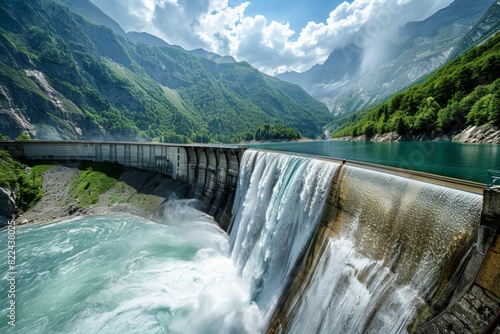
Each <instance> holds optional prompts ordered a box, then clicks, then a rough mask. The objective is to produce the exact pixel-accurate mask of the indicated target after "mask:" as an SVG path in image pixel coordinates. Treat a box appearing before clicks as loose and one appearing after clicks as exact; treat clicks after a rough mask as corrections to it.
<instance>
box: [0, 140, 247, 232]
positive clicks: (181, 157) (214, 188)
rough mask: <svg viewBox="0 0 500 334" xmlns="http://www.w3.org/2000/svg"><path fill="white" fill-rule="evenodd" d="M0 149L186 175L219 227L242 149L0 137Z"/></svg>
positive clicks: (226, 218)
mask: <svg viewBox="0 0 500 334" xmlns="http://www.w3.org/2000/svg"><path fill="white" fill-rule="evenodd" d="M0 149H4V150H6V151H9V152H10V153H11V154H12V155H13V156H14V157H16V158H18V159H28V160H54V161H61V162H66V163H76V162H79V161H83V160H88V161H97V162H116V163H119V164H121V165H123V166H127V167H135V168H139V169H143V170H147V171H150V172H159V173H163V174H166V175H168V176H170V177H172V178H173V179H178V180H183V181H186V182H188V183H189V184H191V186H192V194H191V195H192V196H193V197H195V198H197V199H199V200H200V201H201V203H202V205H203V210H204V211H205V212H207V213H208V214H210V215H211V216H213V217H214V218H215V220H216V221H217V222H218V223H219V224H220V226H221V227H222V228H223V229H225V230H226V229H227V227H228V225H229V222H230V220H231V210H232V205H233V198H234V193H235V188H236V181H237V178H238V172H239V163H240V160H241V157H242V155H243V152H244V150H245V148H244V147H242V146H237V145H182V144H160V143H135V142H134V143H127V142H86V141H5V142H2V143H1V144H0Z"/></svg>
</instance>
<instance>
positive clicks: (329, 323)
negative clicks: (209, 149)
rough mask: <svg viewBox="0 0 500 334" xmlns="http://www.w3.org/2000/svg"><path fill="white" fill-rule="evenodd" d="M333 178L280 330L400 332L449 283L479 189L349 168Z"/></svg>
mask: <svg viewBox="0 0 500 334" xmlns="http://www.w3.org/2000/svg"><path fill="white" fill-rule="evenodd" d="M339 183H340V188H339V203H338V209H337V213H336V215H335V218H334V221H332V222H330V226H329V228H325V233H324V235H325V237H324V238H323V245H322V251H321V252H319V253H318V254H319V256H317V257H316V258H315V259H314V264H313V265H312V269H310V271H309V272H308V273H307V277H306V279H305V280H304V282H305V283H304V282H302V284H301V285H300V287H299V288H298V292H297V293H295V294H294V296H293V297H291V298H290V300H289V301H288V306H287V310H285V314H286V315H285V316H284V318H285V319H286V325H285V324H283V325H284V326H285V327H286V332H287V333H306V332H307V333H404V332H406V331H407V328H408V326H410V325H411V323H412V321H414V320H415V319H414V318H415V316H416V315H417V311H418V310H422V308H423V307H424V305H425V304H426V303H438V302H439V301H440V300H439V299H440V298H441V299H442V298H444V297H446V294H447V292H450V290H451V289H452V288H453V284H454V280H455V279H456V275H457V271H458V269H459V267H460V265H461V261H462V259H463V257H464V256H465V255H466V253H467V252H468V250H469V249H470V247H471V245H472V244H473V241H474V238H475V235H476V231H477V228H478V224H479V219H480V215H481V202H482V201H481V196H479V195H475V194H470V193H466V192H463V191H459V190H454V189H449V188H444V187H440V186H435V185H431V184H427V183H422V182H417V181H412V180H408V179H403V178H400V177H397V176H392V175H388V174H383V173H379V172H374V171H369V170H364V169H359V168H354V167H343V173H342V175H341V179H340V181H339ZM332 231H334V232H332ZM455 283H456V282H455ZM441 301H442V300H441Z"/></svg>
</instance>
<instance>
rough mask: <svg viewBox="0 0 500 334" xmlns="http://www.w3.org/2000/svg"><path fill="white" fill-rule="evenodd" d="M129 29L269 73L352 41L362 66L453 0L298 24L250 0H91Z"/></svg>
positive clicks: (372, 2)
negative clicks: (273, 16) (257, 11)
mask: <svg viewBox="0 0 500 334" xmlns="http://www.w3.org/2000/svg"><path fill="white" fill-rule="evenodd" d="M92 1H93V2H94V3H95V4H96V5H97V6H99V7H100V8H101V9H102V10H103V11H104V12H105V13H106V14H108V15H109V16H110V17H112V18H113V19H114V20H116V21H117V22H118V23H119V24H120V25H121V26H122V27H123V28H124V29H125V30H126V31H145V32H149V33H151V34H153V35H156V36H158V37H160V38H162V39H164V40H165V41H167V42H168V43H170V44H177V45H180V46H182V47H183V48H185V49H188V50H191V49H195V48H204V49H206V50H208V51H212V52H215V53H218V54H221V55H231V56H233V57H235V58H236V59H237V60H244V61H247V62H248V63H250V64H252V65H253V66H255V67H257V68H258V69H259V70H261V71H263V72H266V73H268V74H277V73H281V72H284V71H290V70H295V71H305V70H307V69H309V68H310V67H311V66H312V65H314V64H317V63H322V62H323V61H325V60H326V58H327V57H328V55H329V54H330V53H331V52H332V51H333V50H334V49H336V48H342V47H345V46H347V45H351V44H354V45H355V46H356V48H358V49H359V50H361V51H362V52H363V54H364V55H365V66H368V67H369V66H374V65H376V62H377V59H376V57H370V56H369V55H373V54H380V52H382V51H383V50H382V49H383V48H382V47H381V46H383V43H384V41H385V40H387V39H390V38H391V36H393V34H394V33H395V32H396V31H397V29H398V28H399V27H400V26H402V25H403V24H405V23H406V22H409V21H416V20H422V19H424V18H426V17H427V16H428V15H430V14H432V13H433V12H435V11H436V10H438V9H440V8H443V7H445V6H447V5H448V4H450V3H451V2H452V0H354V1H353V2H352V3H348V2H343V3H342V4H340V5H339V6H338V7H337V8H336V9H334V10H333V11H332V12H331V13H330V15H329V17H328V18H327V19H326V21H325V22H309V23H308V24H307V25H306V26H305V27H304V28H302V30H301V31H293V30H292V29H291V28H290V25H289V24H288V23H286V22H285V23H283V22H276V21H269V20H267V19H266V18H265V17H264V16H261V15H256V16H249V15H246V14H245V10H246V8H247V7H248V6H249V5H250V3H251V0H249V1H247V2H243V3H241V4H239V5H237V6H234V7H231V6H230V5H229V1H228V0H129V1H122V0H92Z"/></svg>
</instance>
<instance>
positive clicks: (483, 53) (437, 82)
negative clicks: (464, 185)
mask: <svg viewBox="0 0 500 334" xmlns="http://www.w3.org/2000/svg"><path fill="white" fill-rule="evenodd" d="M344 121H345V124H344V125H343V126H342V127H341V128H340V129H339V130H338V131H336V132H335V133H334V134H333V135H332V136H334V137H337V136H357V135H362V134H364V135H366V136H367V137H371V136H373V135H374V134H384V133H387V132H396V133H397V134H399V135H401V136H404V137H406V138H408V137H411V136H418V135H422V134H426V135H429V136H430V137H436V136H439V135H443V134H456V133H458V132H460V131H461V130H463V129H464V128H465V127H467V126H469V125H483V124H487V123H492V124H496V125H500V33H497V34H496V35H495V36H494V37H492V38H490V39H489V40H488V41H486V42H485V43H483V44H481V45H479V46H476V47H473V48H472V49H470V50H469V51H467V52H466V53H464V54H463V55H461V56H459V57H458V58H457V59H455V60H454V61H452V62H450V63H448V64H446V65H445V66H443V67H442V68H441V69H439V70H438V71H437V72H436V73H434V74H433V75H432V76H430V77H429V78H428V79H427V80H425V81H424V82H423V83H421V84H419V85H417V86H414V87H412V88H410V89H408V90H406V91H404V92H402V93H399V94H396V95H395V96H393V97H392V98H391V99H390V100H389V101H388V102H387V103H384V104H381V105H379V106H377V107H375V108H372V110H370V111H369V112H367V113H365V114H364V115H362V116H361V115H360V114H358V115H353V117H352V119H349V117H346V118H345V120H344Z"/></svg>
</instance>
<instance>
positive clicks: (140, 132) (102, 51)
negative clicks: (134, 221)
mask: <svg viewBox="0 0 500 334" xmlns="http://www.w3.org/2000/svg"><path fill="white" fill-rule="evenodd" d="M193 53H194V54H192V53H190V52H188V51H185V50H183V49H182V48H180V47H178V46H170V45H168V44H167V43H165V42H163V41H162V40H160V39H158V38H156V37H154V36H151V35H148V34H140V33H129V34H125V32H124V31H123V30H122V29H121V28H120V27H119V25H118V24H117V23H116V22H114V21H113V20H112V19H110V18H109V17H107V16H106V15H105V14H104V13H102V12H101V11H100V10H99V9H98V8H97V7H95V6H94V5H93V4H91V3H90V2H88V1H86V0H82V1H76V2H73V1H66V0H57V1H52V0H33V1H32V0H30V1H28V0H16V1H6V0H0V134H3V135H7V136H9V137H10V138H15V137H17V136H18V135H19V134H21V133H27V134H29V135H30V136H31V137H36V138H40V139H118V140H153V139H157V140H158V139H160V140H165V141H178V142H179V141H180V142H186V141H188V140H191V141H197V142H207V141H210V140H212V141H224V142H229V141H231V140H233V141H239V140H241V138H242V137H243V135H242V134H244V133H246V132H248V131H252V130H255V129H257V128H258V127H259V126H260V125H262V124H264V123H281V124H284V125H285V126H287V127H290V128H294V129H296V130H298V131H299V132H301V133H302V135H304V136H308V137H315V136H317V135H319V134H321V133H322V127H323V126H325V125H326V124H327V123H328V122H329V121H330V120H331V115H330V113H329V111H328V109H327V108H326V107H325V105H324V104H322V103H320V102H318V101H317V100H315V99H313V98H312V97H311V96H310V95H308V94H307V93H306V92H305V91H304V90H303V89H302V88H300V87H299V86H297V85H293V84H290V83H287V82H283V81H281V80H278V79H276V78H272V77H269V76H267V75H265V74H262V73H260V72H259V71H257V70H256V69H255V68H253V67H251V66H250V65H249V64H247V63H245V62H240V63H237V62H235V61H234V59H232V58H231V57H222V56H218V55H215V54H211V53H208V52H202V51H196V52H193Z"/></svg>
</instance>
